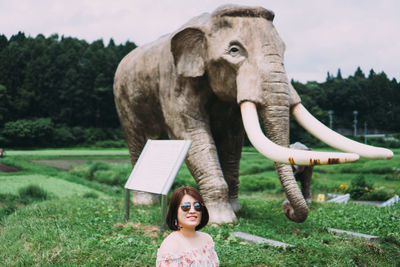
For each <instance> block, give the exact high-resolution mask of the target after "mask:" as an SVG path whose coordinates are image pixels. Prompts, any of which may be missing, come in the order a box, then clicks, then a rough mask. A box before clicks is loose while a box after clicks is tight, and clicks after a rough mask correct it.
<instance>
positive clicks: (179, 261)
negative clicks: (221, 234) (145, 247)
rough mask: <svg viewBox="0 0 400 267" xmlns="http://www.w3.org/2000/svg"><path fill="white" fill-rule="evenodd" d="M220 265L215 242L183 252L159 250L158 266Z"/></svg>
mask: <svg viewBox="0 0 400 267" xmlns="http://www.w3.org/2000/svg"><path fill="white" fill-rule="evenodd" d="M164 266H170V267H175V266H176V267H178V266H179V267H181V266H182V267H184V266H193V267H203V266H207V267H218V266H219V260H218V255H217V253H216V252H215V250H214V243H212V244H206V245H205V246H203V247H201V248H196V249H192V250H188V251H184V252H181V253H176V254H175V253H163V252H160V250H158V253H157V260H156V267H164Z"/></svg>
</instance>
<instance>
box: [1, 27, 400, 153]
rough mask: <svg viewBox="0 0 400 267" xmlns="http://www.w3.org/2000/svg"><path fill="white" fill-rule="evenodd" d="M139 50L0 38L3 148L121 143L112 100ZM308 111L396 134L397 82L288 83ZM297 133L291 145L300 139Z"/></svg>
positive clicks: (363, 78)
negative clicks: (126, 59)
mask: <svg viewBox="0 0 400 267" xmlns="http://www.w3.org/2000/svg"><path fill="white" fill-rule="evenodd" d="M134 48H136V45H135V44H134V43H133V42H126V43H125V44H120V45H116V44H115V43H114V41H113V40H112V39H111V40H110V41H109V43H108V44H107V45H105V44H104V42H103V40H97V41H94V42H92V43H88V42H86V41H84V40H79V39H76V38H71V37H64V36H61V37H59V36H58V35H57V34H54V35H52V36H50V37H48V38H46V37H45V36H43V35H37V36H36V37H34V38H33V37H30V36H26V35H25V34H24V33H22V32H19V33H18V34H16V35H13V36H11V37H10V39H7V37H6V36H4V35H0V147H41V146H73V145H88V144H93V143H95V142H97V141H104V140H114V141H118V140H121V139H122V133H121V130H120V126H119V121H118V118H117V115H116V111H115V106H114V100H113V92H112V85H113V78H114V72H115V70H116V67H117V65H118V63H119V61H120V60H121V59H122V57H123V56H125V55H126V54H127V53H128V52H129V51H131V50H132V49H134ZM291 82H292V84H293V85H294V87H295V88H296V89H297V91H298V93H299V94H300V96H301V98H302V101H303V104H304V106H306V107H307V108H308V109H309V111H310V112H311V113H312V114H313V115H314V116H316V117H317V118H318V119H320V120H321V121H322V122H324V123H325V124H326V125H330V120H329V113H328V111H330V110H331V111H333V124H332V127H333V128H335V129H339V128H344V129H352V127H353V120H354V115H353V111H354V110H357V111H358V114H357V120H358V127H359V128H360V129H362V128H363V125H364V123H367V125H368V128H369V129H376V130H378V131H380V132H399V129H400V83H398V82H397V81H396V79H389V78H388V77H387V76H386V74H385V73H384V72H382V73H375V72H374V71H373V70H370V72H369V73H368V75H365V74H364V73H363V72H362V70H361V69H360V68H358V69H357V70H355V73H354V75H352V76H349V77H347V78H343V77H342V75H341V72H340V70H338V72H337V74H336V75H331V74H330V73H328V74H327V78H326V81H325V82H322V83H319V82H315V81H310V82H307V83H305V84H303V83H300V82H297V81H293V80H292V81H291ZM302 135H303V134H302V132H301V131H300V130H298V126H293V128H292V131H291V138H292V139H293V140H302Z"/></svg>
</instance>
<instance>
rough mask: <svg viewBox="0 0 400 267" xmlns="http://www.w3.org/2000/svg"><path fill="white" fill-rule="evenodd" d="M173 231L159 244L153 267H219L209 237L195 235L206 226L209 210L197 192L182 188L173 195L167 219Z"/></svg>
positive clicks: (193, 189)
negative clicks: (154, 266)
mask: <svg viewBox="0 0 400 267" xmlns="http://www.w3.org/2000/svg"><path fill="white" fill-rule="evenodd" d="M166 222H167V225H168V227H169V228H170V229H171V230H173V232H172V233H171V234H169V235H168V236H167V237H166V238H165V240H164V241H163V242H162V244H161V246H160V248H159V249H158V253H157V261H156V266H157V267H162V266H218V265H219V260H218V256H217V253H216V252H215V250H214V241H213V239H212V237H211V236H210V235H209V234H207V233H203V232H198V231H197V230H200V229H201V228H203V227H204V226H205V225H206V224H207V223H208V210H207V208H206V206H205V205H204V201H203V198H202V197H201V195H200V193H199V191H197V189H196V188H194V187H190V186H185V187H180V188H178V189H176V190H175V191H174V193H173V194H172V197H171V201H170V203H169V208H168V213H167V217H166Z"/></svg>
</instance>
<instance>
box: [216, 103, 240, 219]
mask: <svg viewBox="0 0 400 267" xmlns="http://www.w3.org/2000/svg"><path fill="white" fill-rule="evenodd" d="M211 114H212V115H213V116H211V118H210V120H211V122H210V123H211V130H212V134H213V137H214V140H215V143H216V146H217V151H218V157H219V161H220V164H221V168H222V172H223V175H224V178H225V181H226V183H227V184H228V188H229V195H228V197H229V202H230V204H231V206H232V209H233V210H234V211H235V212H236V211H239V210H240V204H239V201H238V193H239V164H240V157H241V152H242V147H243V139H244V130H243V123H242V120H241V116H240V110H239V108H238V107H236V106H232V105H228V104H227V103H216V104H215V105H214V107H213V112H212V113H211Z"/></svg>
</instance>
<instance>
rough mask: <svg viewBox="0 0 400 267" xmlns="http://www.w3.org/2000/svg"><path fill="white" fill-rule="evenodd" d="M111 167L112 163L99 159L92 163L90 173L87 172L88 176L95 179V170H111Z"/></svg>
mask: <svg viewBox="0 0 400 267" xmlns="http://www.w3.org/2000/svg"><path fill="white" fill-rule="evenodd" d="M109 169H110V165H108V164H107V163H105V162H101V161H97V162H95V163H93V164H92V165H90V167H89V170H88V174H87V178H88V179H89V180H93V178H94V175H95V172H97V171H100V170H103V171H104V170H109Z"/></svg>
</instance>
